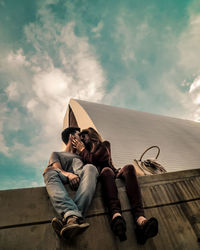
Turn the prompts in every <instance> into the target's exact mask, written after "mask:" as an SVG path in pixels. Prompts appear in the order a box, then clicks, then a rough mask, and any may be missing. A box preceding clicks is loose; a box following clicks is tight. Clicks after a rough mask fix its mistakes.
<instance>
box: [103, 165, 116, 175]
mask: <svg viewBox="0 0 200 250" xmlns="http://www.w3.org/2000/svg"><path fill="white" fill-rule="evenodd" d="M114 175H115V174H114V172H113V170H112V169H111V168H109V167H105V168H103V170H102V171H101V176H102V177H107V176H114Z"/></svg>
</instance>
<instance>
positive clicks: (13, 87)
mask: <svg viewBox="0 0 200 250" xmlns="http://www.w3.org/2000/svg"><path fill="white" fill-rule="evenodd" d="M5 92H6V94H7V96H8V98H9V99H10V100H16V99H17V98H18V96H19V93H18V89H17V83H16V82H11V83H10V85H9V86H8V87H7V88H6V90H5Z"/></svg>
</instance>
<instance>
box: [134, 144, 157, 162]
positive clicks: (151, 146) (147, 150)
mask: <svg viewBox="0 0 200 250" xmlns="http://www.w3.org/2000/svg"><path fill="white" fill-rule="evenodd" d="M152 148H157V149H158V153H157V155H156V157H155V160H156V159H157V158H158V156H159V154H160V148H159V147H158V146H151V147H149V148H147V149H146V150H145V151H144V153H143V154H142V155H141V157H140V159H139V161H141V160H142V157H143V156H144V154H145V153H146V152H147V151H149V150H150V149H152Z"/></svg>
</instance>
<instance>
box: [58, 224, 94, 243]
mask: <svg viewBox="0 0 200 250" xmlns="http://www.w3.org/2000/svg"><path fill="white" fill-rule="evenodd" d="M88 227H89V223H83V224H80V225H79V224H72V225H69V226H67V227H64V228H63V229H62V230H61V232H60V236H61V237H62V238H63V239H71V238H73V237H74V236H76V235H77V234H80V233H82V232H83V231H85V230H86V229H87V228H88Z"/></svg>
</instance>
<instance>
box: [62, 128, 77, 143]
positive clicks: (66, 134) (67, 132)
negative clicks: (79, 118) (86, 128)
mask: <svg viewBox="0 0 200 250" xmlns="http://www.w3.org/2000/svg"><path fill="white" fill-rule="evenodd" d="M76 131H78V132H80V128H75V127H69V128H66V129H64V130H63V132H62V134H61V137H62V140H63V142H64V143H65V144H66V145H67V143H68V141H69V135H74V134H75V133H76Z"/></svg>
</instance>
